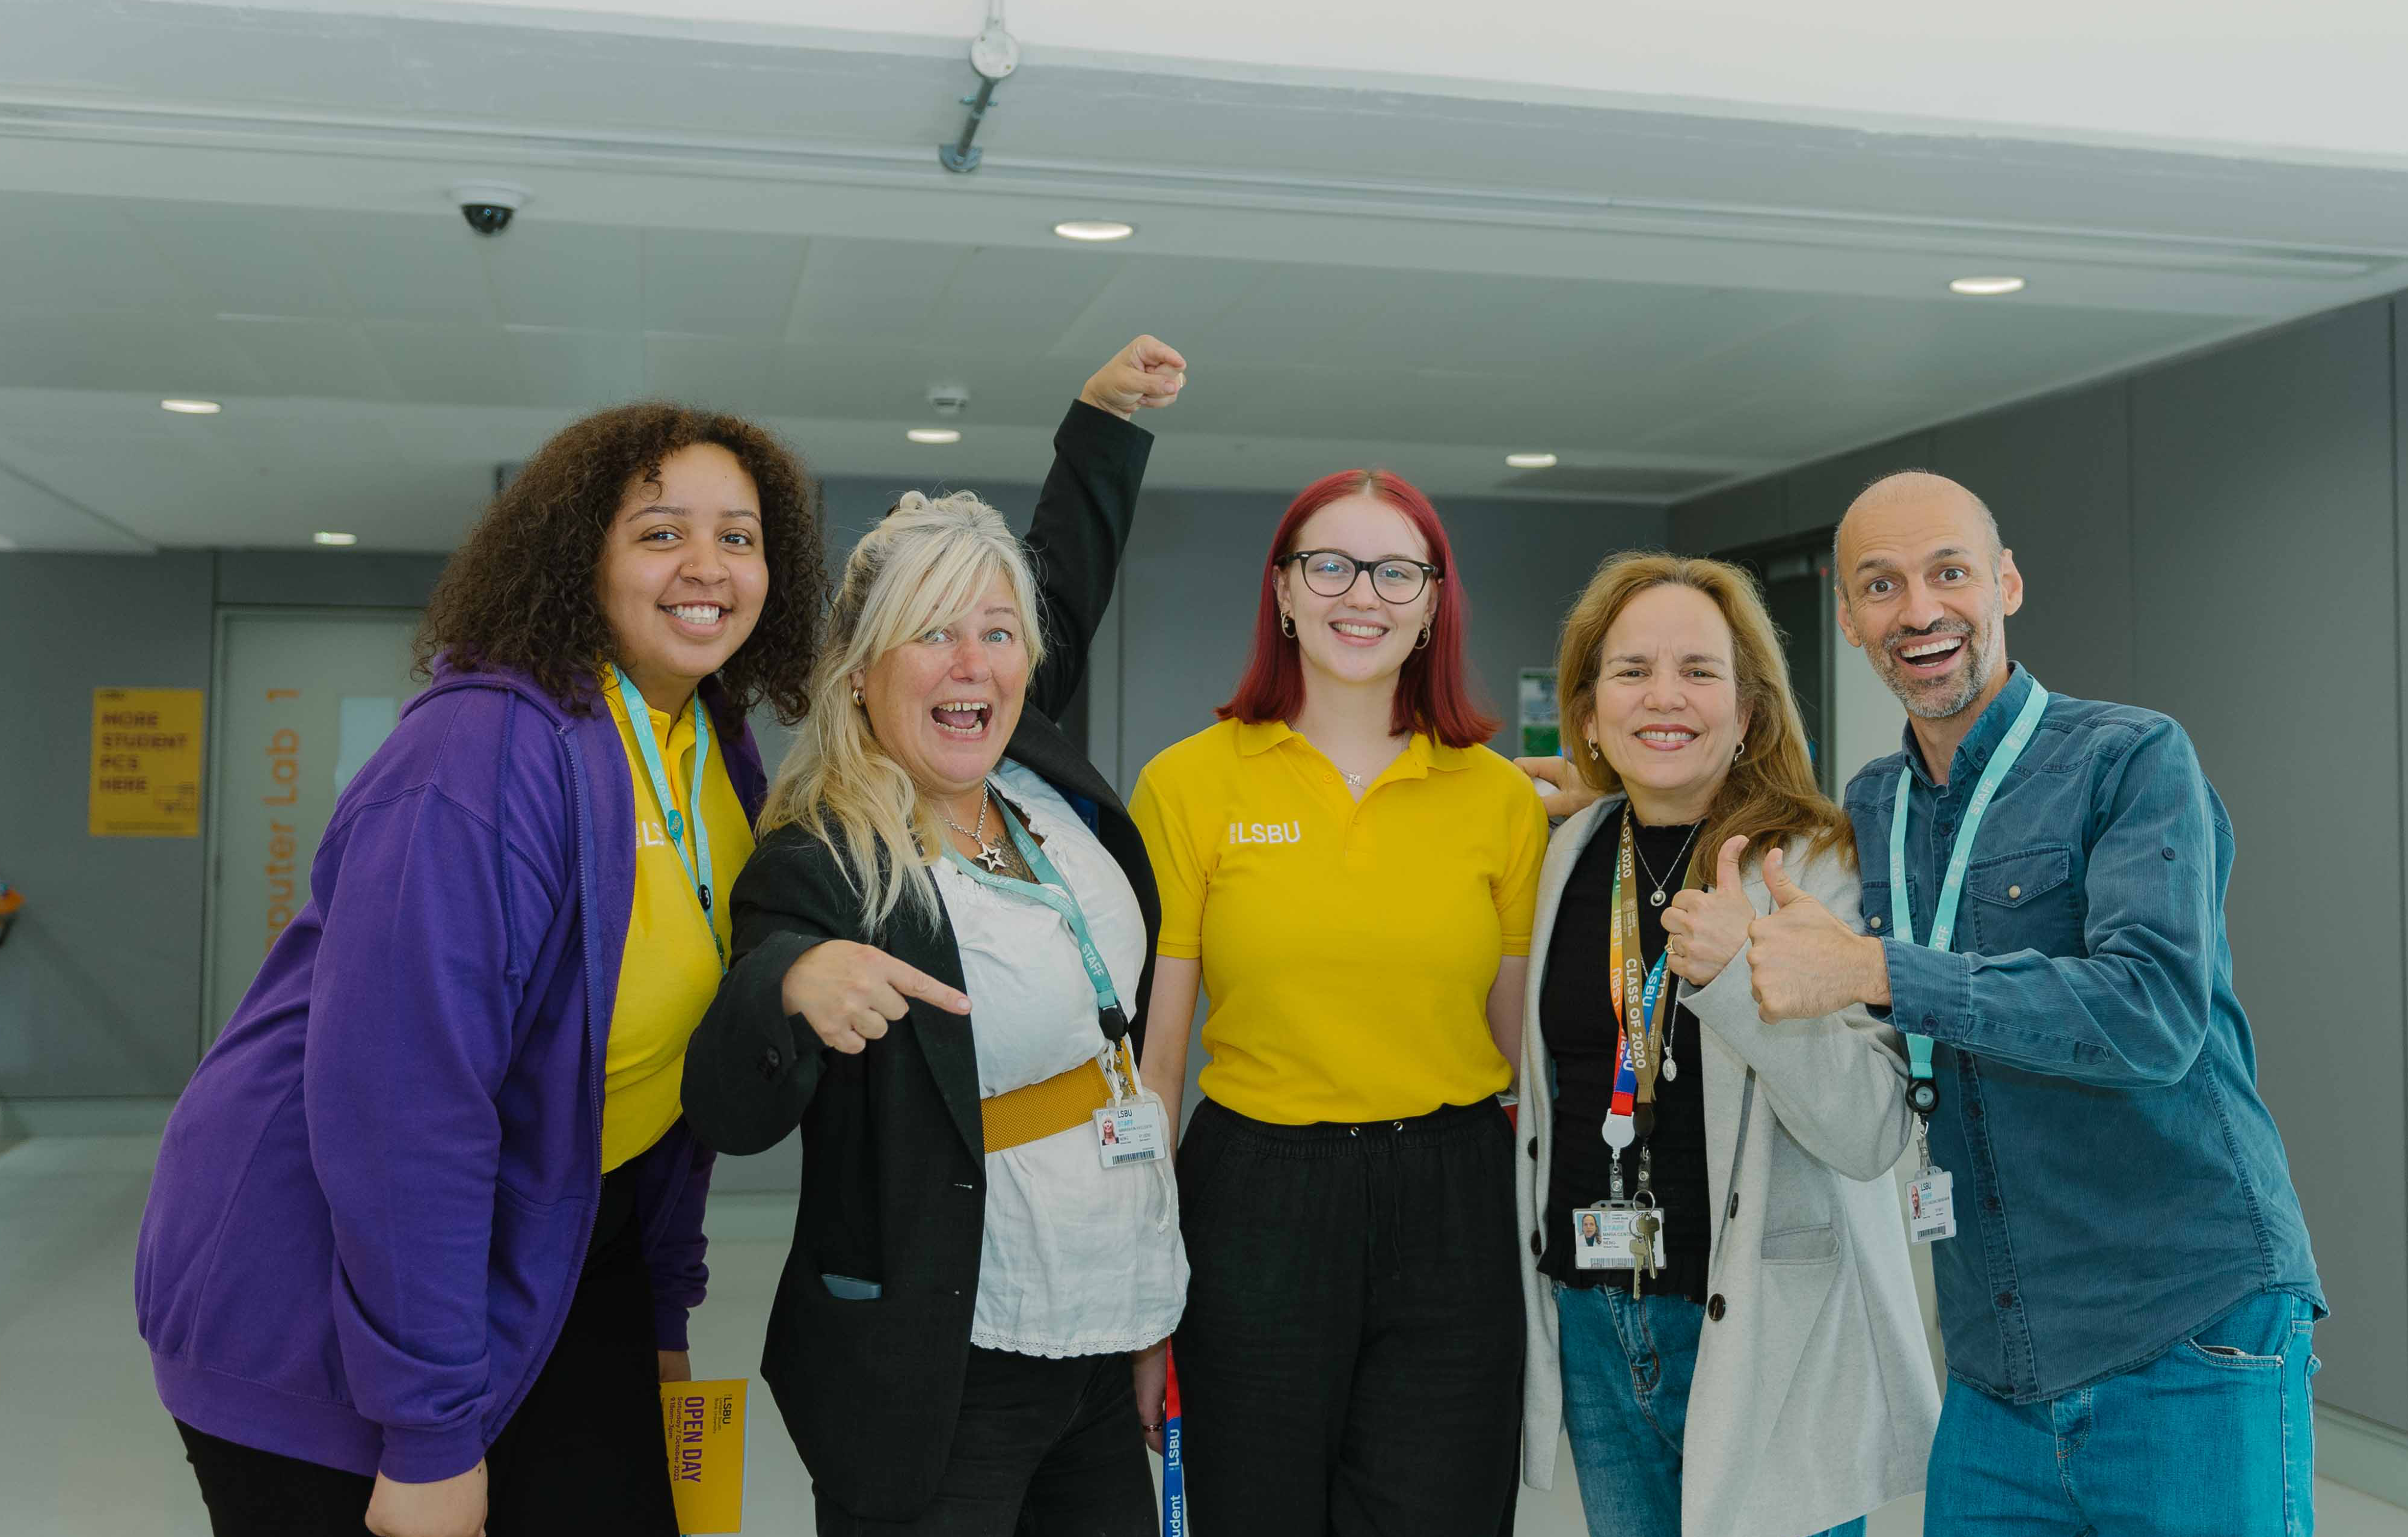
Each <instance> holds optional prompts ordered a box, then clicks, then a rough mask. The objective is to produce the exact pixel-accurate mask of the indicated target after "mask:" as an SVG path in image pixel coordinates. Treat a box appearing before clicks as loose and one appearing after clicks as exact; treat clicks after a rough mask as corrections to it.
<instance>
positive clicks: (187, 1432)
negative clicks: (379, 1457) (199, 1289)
mask: <svg viewBox="0 0 2408 1537" xmlns="http://www.w3.org/2000/svg"><path fill="white" fill-rule="evenodd" d="M633 1188H634V1187H633V1185H630V1184H628V1183H627V1182H626V1181H624V1180H623V1179H621V1178H620V1175H619V1173H618V1172H617V1171H614V1172H613V1173H612V1175H611V1176H610V1179H609V1180H607V1181H605V1182H604V1186H603V1201H602V1209H601V1212H602V1214H601V1216H600V1217H599V1219H597V1221H596V1222H595V1242H594V1245H593V1247H592V1248H591V1250H589V1252H588V1253H587V1255H586V1258H585V1269H584V1271H582V1273H581V1275H580V1276H579V1277H578V1282H577V1296H576V1299H575V1300H574V1301H572V1302H571V1303H570V1305H569V1311H568V1321H567V1322H566V1324H565V1325H563V1326H562V1328H561V1331H560V1341H559V1343H557V1344H555V1345H553V1346H552V1356H551V1357H550V1358H549V1359H548V1360H546V1361H545V1362H544V1364H543V1370H542V1372H539V1373H538V1375H537V1377H536V1380H535V1386H533V1387H531V1388H529V1389H528V1390H527V1396H526V1397H525V1399H524V1400H523V1401H521V1402H520V1404H519V1407H518V1410H517V1412H516V1413H515V1414H513V1415H511V1416H510V1422H509V1424H508V1425H506V1426H504V1427H503V1428H502V1433H501V1435H500V1436H499V1437H498V1438H496V1439H495V1442H494V1444H493V1446H492V1447H491V1448H490V1449H489V1450H488V1451H487V1452H486V1454H485V1473H486V1506H485V1508H486V1516H485V1531H486V1537H555V1534H557V1533H561V1532H576V1533H579V1534H580V1537H676V1533H677V1529H678V1527H677V1509H676V1506H675V1504H674V1502H673V1501H671V1499H670V1497H669V1477H668V1446H667V1441H665V1440H664V1439H663V1432H662V1429H661V1400H660V1357H659V1354H658V1352H657V1350H656V1349H655V1348H654V1344H653V1336H652V1278H651V1276H650V1275H648V1274H647V1273H646V1272H645V1270H644V1259H643V1251H642V1246H641V1243H640V1242H639V1240H638V1233H637V1226H636V1221H635V1205H634V1200H633ZM176 1429H178V1430H179V1431H181V1432H182V1433H183V1437H184V1455H185V1457H186V1458H188V1459H189V1460H190V1461H191V1462H192V1464H193V1474H194V1476H195V1477H197V1478H198V1479H199V1480H200V1485H201V1499H202V1500H203V1501H205V1502H207V1504H208V1508H209V1530H211V1531H212V1532H214V1533H216V1534H217V1537H333V1534H337V1533H339V1534H342V1537H352V1534H356V1533H361V1532H365V1531H366V1530H367V1510H368V1498H369V1496H370V1495H371V1494H373V1493H374V1492H375V1489H376V1481H375V1480H374V1479H372V1478H367V1477H364V1476H362V1475H361V1474H358V1473H354V1472H344V1471H343V1470H341V1469H339V1468H328V1467H324V1466H322V1465H320V1464H318V1463H315V1462H304V1461H301V1460H300V1459H298V1458H290V1457H280V1456H279V1455H277V1454H276V1453H274V1452H264V1451H261V1450H259V1449H258V1448H256V1447H251V1446H241V1445H237V1444H235V1443H233V1442H231V1441H225V1440H222V1439H220V1438H219V1437H216V1436H212V1435H208V1434H205V1433H204V1432H202V1431H199V1430H195V1429H193V1428H192V1427H191V1426H189V1425H186V1424H184V1423H183V1422H182V1421H180V1420H179V1421H178V1422H177V1425H176Z"/></svg>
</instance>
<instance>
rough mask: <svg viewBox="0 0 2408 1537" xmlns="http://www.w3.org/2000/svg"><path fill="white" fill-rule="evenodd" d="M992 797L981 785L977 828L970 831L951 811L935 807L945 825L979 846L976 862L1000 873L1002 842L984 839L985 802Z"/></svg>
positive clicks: (1001, 866)
mask: <svg viewBox="0 0 2408 1537" xmlns="http://www.w3.org/2000/svg"><path fill="white" fill-rule="evenodd" d="M994 798H995V797H993V796H990V795H988V794H987V793H986V791H985V789H984V787H983V786H982V787H981V789H980V792H979V815H978V828H977V830H976V831H972V830H971V829H970V828H968V827H965V826H962V825H961V824H960V823H958V822H956V821H954V820H953V812H949V811H946V810H945V809H944V808H943V807H941V806H940V807H939V808H938V809H937V814H938V815H939V816H941V817H943V818H944V819H945V826H948V827H951V828H953V831H955V832H957V833H959V834H961V835H962V836H963V837H964V838H967V839H968V840H970V841H971V842H973V843H976V844H977V845H978V846H979V851H978V862H979V863H980V864H982V865H984V866H985V867H986V868H987V869H989V870H992V871H995V872H996V873H998V874H1000V873H1001V872H1002V870H1003V844H1002V842H1001V841H1000V840H998V841H996V842H993V843H990V842H988V841H987V840H986V809H987V803H988V802H989V801H991V800H993V799H994Z"/></svg>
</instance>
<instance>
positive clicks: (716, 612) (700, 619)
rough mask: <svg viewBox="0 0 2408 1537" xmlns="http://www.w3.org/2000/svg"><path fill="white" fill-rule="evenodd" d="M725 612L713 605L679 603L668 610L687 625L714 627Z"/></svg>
mask: <svg viewBox="0 0 2408 1537" xmlns="http://www.w3.org/2000/svg"><path fill="white" fill-rule="evenodd" d="M726 611H727V610H724V609H723V608H721V607H719V605H717V604H715V603H679V604H674V605H672V606H671V607H670V609H669V612H671V613H673V614H675V615H677V616H678V617H679V618H680V619H682V620H684V621H685V622H686V623H687V624H689V625H716V624H718V623H719V616H720V615H721V614H724V613H725V612H726Z"/></svg>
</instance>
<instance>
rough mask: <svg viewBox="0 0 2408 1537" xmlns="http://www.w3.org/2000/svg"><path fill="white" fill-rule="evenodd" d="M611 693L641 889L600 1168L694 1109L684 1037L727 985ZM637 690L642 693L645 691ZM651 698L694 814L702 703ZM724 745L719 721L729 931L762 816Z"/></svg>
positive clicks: (715, 760) (705, 776)
mask: <svg viewBox="0 0 2408 1537" xmlns="http://www.w3.org/2000/svg"><path fill="white" fill-rule="evenodd" d="M604 693H605V696H606V697H608V698H609V701H610V719H611V720H612V721H613V722H614V723H615V724H616V725H618V727H619V742H620V745H621V746H622V747H624V748H625V749H626V753H627V773H628V775H629V777H630V778H631V779H632V780H633V781H634V783H635V789H636V898H635V905H634V907H633V908H632V909H631V910H630V912H628V914H627V948H626V952H625V954H624V956H623V957H622V958H621V960H620V962H619V998H618V1001H617V1002H616V1003H615V1004H613V1005H612V1006H611V1010H610V1043H609V1050H608V1051H607V1052H605V1053H604V1056H603V1064H602V1171H603V1172H604V1173H609V1171H611V1170H613V1169H616V1168H618V1167H619V1166H620V1165H621V1164H623V1163H625V1162H626V1161H627V1160H628V1159H630V1158H632V1157H635V1156H638V1154H641V1153H643V1152H644V1151H645V1150H646V1149H648V1148H650V1147H651V1146H652V1144H653V1143H654V1142H659V1141H660V1140H661V1135H662V1133H664V1132H666V1131H667V1130H668V1128H670V1127H672V1126H675V1125H676V1124H677V1118H678V1116H679V1114H680V1113H682V1111H683V1109H684V1106H683V1104H682V1102H681V1099H679V1087H680V1085H681V1083H682V1081H683V1080H684V1077H685V1043H686V1042H687V1041H689V1040H691V1039H693V1036H694V1031H695V1026H697V1025H700V1024H701V1023H702V1013H703V1011H704V1010H705V1009H708V1008H710V1000H711V998H713V996H715V995H716V994H717V993H718V991H719V977H720V970H719V953H718V951H717V950H716V949H714V948H713V947H712V945H711V942H710V936H709V935H708V934H706V933H704V932H703V927H702V908H701V904H700V903H698V902H697V901H695V895H694V887H693V885H692V884H691V883H688V882H687V880H686V874H685V866H684V864H683V863H682V862H681V860H680V859H679V858H678V851H677V848H676V846H675V845H674V844H672V843H671V842H670V841H669V834H668V827H667V824H666V822H665V821H664V819H663V818H662V816H661V808H660V804H659V802H658V801H657V800H656V799H655V798H654V797H653V795H652V775H650V774H649V773H646V772H645V771H644V757H643V754H642V753H641V752H640V751H638V748H637V746H636V728H635V726H634V725H631V724H629V721H628V718H627V704H628V701H626V700H625V699H623V698H621V697H620V693H619V683H618V680H616V679H612V680H611V681H610V683H609V687H608V688H607V689H606V690H605V691H604ZM635 702H636V703H637V704H638V705H643V697H642V696H641V695H638V696H637V698H636V701H635ZM643 708H644V709H645V710H646V711H648V712H649V713H650V714H651V716H652V740H654V741H656V742H658V743H659V744H660V748H661V769H662V772H663V773H664V775H666V776H667V779H668V782H669V794H670V796H671V797H673V798H674V799H675V800H676V801H677V811H678V814H679V815H680V816H691V815H692V814H693V812H692V809H691V808H690V807H688V806H687V805H686V797H688V796H689V795H691V794H692V793H693V785H694V711H693V709H692V707H690V706H689V707H688V708H687V709H685V710H682V711H679V712H678V717H677V719H675V720H674V721H672V720H671V719H669V717H667V715H664V714H662V713H661V712H660V711H657V710H653V709H652V707H651V706H649V705H643ZM726 747H727V744H726V743H725V742H724V741H722V740H720V738H719V734H718V733H717V732H715V731H714V732H713V733H712V734H711V739H710V762H709V763H708V764H707V765H705V766H704V768H703V773H702V819H703V825H704V826H706V827H708V828H709V829H710V885H711V892H710V895H711V904H712V912H711V927H714V928H716V929H717V930H718V931H719V937H720V940H721V941H722V942H723V943H724V942H726V941H728V939H729V934H728V915H727V912H728V903H727V893H728V891H729V890H730V889H731V888H733V887H734V886H735V884H736V877H737V874H738V871H740V870H742V869H744V862H745V861H746V860H748V859H750V858H752V857H753V827H752V825H751V824H750V823H749V822H747V821H746V820H745V817H744V803H743V802H742V801H740V800H738V798H737V797H736V785H735V783H734V782H732V781H731V780H729V779H728V777H727V756H726ZM688 853H689V855H691V853H692V848H691V840H689V847H688ZM696 873H697V874H699V873H700V872H699V871H697V872H696Z"/></svg>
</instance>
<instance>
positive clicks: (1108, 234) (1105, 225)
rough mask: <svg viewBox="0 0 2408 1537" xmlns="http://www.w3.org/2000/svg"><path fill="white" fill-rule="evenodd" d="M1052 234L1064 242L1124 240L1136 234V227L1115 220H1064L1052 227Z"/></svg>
mask: <svg viewBox="0 0 2408 1537" xmlns="http://www.w3.org/2000/svg"><path fill="white" fill-rule="evenodd" d="M1136 233H1137V226H1136V225H1135V224H1124V223H1121V222H1120V221H1119V220H1117V219H1065V220H1063V221H1062V222H1061V223H1058V224H1056V225H1054V234H1056V235H1058V236H1060V237H1062V238H1064V239H1065V240H1125V239H1127V238H1128V237H1130V236H1132V235H1135V234H1136Z"/></svg>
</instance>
